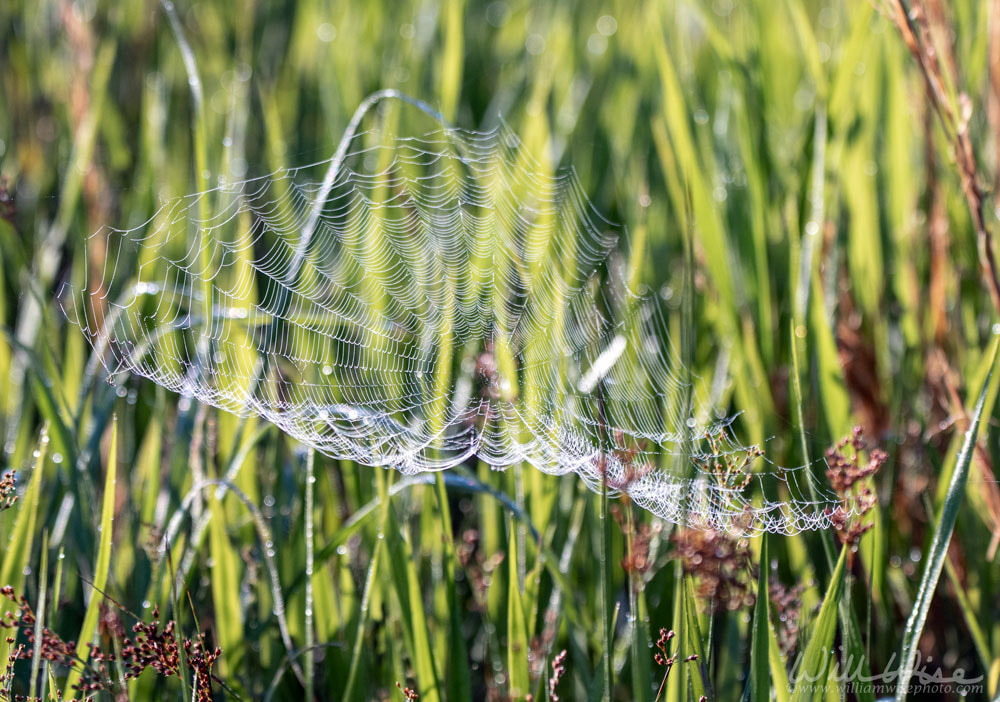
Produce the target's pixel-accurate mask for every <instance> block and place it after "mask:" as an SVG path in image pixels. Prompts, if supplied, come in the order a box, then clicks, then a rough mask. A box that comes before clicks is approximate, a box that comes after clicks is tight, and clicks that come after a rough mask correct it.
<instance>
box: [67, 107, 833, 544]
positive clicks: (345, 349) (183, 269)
mask: <svg viewBox="0 0 1000 702" xmlns="http://www.w3.org/2000/svg"><path fill="white" fill-rule="evenodd" d="M386 97H400V96H398V95H395V94H392V93H381V94H376V95H375V96H373V97H372V98H370V99H369V100H368V101H366V103H365V104H363V105H362V107H360V108H359V110H358V112H357V113H356V115H355V119H354V120H353V121H352V122H351V125H350V127H349V129H348V131H347V133H346V134H345V136H344V138H343V141H342V142H341V144H340V148H339V149H338V151H337V153H336V154H335V155H334V157H333V158H332V159H330V161H328V162H323V163H320V164H312V165H311V166H309V167H304V168H299V169H287V170H280V171H277V172H275V173H272V174H270V175H268V176H265V177H260V178H255V179H251V180H246V181H243V182H237V183H228V184H224V185H221V186H220V187H218V188H215V189H213V190H210V191H207V192H202V193H196V194H193V195H188V196H186V197H181V198H178V199H175V200H172V201H170V202H167V203H166V204H164V205H163V206H162V207H161V208H160V209H159V210H158V211H156V212H155V213H153V214H152V216H151V217H150V218H149V219H148V221H146V222H144V223H142V224H141V225H139V226H136V227H134V228H130V229H115V228H105V229H102V230H101V231H99V232H97V233H95V234H94V235H93V236H92V237H91V238H90V240H89V241H88V246H89V247H99V250H100V251H101V252H103V256H104V258H105V265H104V267H103V270H100V271H99V279H98V280H94V279H93V276H94V273H93V272H92V276H91V277H92V279H91V280H89V281H87V282H86V285H85V286H84V287H83V289H82V290H76V289H69V290H66V291H64V294H63V295H62V301H63V302H62V304H63V308H64V310H65V311H66V314H67V316H68V317H69V318H70V320H71V321H73V322H74V323H75V324H77V325H78V326H79V327H80V328H81V329H82V330H83V331H84V332H85V334H86V335H87V337H88V338H89V339H90V341H91V343H92V344H93V346H94V349H95V353H96V354H98V355H99V356H100V358H101V360H102V362H103V363H104V365H105V367H106V368H107V370H108V372H109V375H110V376H111V377H112V378H114V377H117V376H119V375H120V374H122V373H130V374H134V375H138V376H142V377H144V378H148V379H150V380H152V381H153V382H155V383H158V384H160V385H162V386H164V387H165V388H168V389H170V390H172V391H174V392H177V393H180V394H181V395H183V396H186V397H191V398H194V399H196V400H198V401H199V402H203V403H207V404H209V405H212V406H215V407H217V408H219V409H222V410H225V411H228V412H233V413H236V414H238V415H243V416H246V415H257V416H259V417H261V418H263V419H265V420H267V421H269V422H272V423H274V424H275V425H277V426H278V427H280V428H281V429H282V430H284V431H285V432H287V433H288V434H289V435H291V436H292V437H294V438H295V439H297V440H298V441H300V442H302V443H303V444H306V445H308V446H311V447H313V448H315V449H316V450H317V451H319V452H321V453H323V454H326V455H328V456H331V457H334V458H337V459H346V460H351V461H355V462H357V463H360V464H364V465H368V466H381V467H389V468H394V469H396V470H399V471H401V472H403V473H407V474H412V473H418V472H423V471H434V470H441V469H446V468H449V467H453V466H456V465H458V464H462V463H467V462H471V461H475V460H481V461H483V462H485V463H487V464H488V465H490V466H492V467H494V468H496V469H505V468H507V467H509V466H513V465H516V464H523V465H530V466H533V467H534V468H536V469H538V470H541V471H544V472H546V473H550V474H558V475H562V474H567V473H575V474H577V475H578V476H579V477H580V478H582V479H583V480H584V481H585V482H586V483H587V484H588V485H589V486H590V487H591V488H593V489H595V490H599V489H601V487H602V484H603V483H604V481H605V480H606V481H607V485H608V486H609V488H610V489H611V490H612V491H613V492H621V491H624V492H627V493H628V495H629V496H630V498H631V499H632V500H633V501H634V502H635V503H636V504H638V505H640V506H641V507H644V508H646V509H648V510H649V511H651V512H653V513H655V514H657V515H659V516H660V517H662V518H663V519H665V520H668V521H670V522H674V523H687V524H695V525H703V526H705V527H711V528H716V529H724V530H727V531H731V532H739V533H744V534H749V533H758V532H762V531H770V532H794V531H799V530H803V529H813V528H823V527H826V526H829V525H830V515H831V510H832V509H833V508H836V507H838V506H843V505H842V503H841V501H840V500H839V498H838V497H837V496H836V495H834V494H832V493H830V492H829V491H828V490H825V489H823V488H821V487H820V486H818V485H815V484H813V483H812V482H811V481H812V478H811V477H810V475H811V474H810V471H809V469H808V468H807V467H803V468H793V469H788V468H780V467H777V466H775V465H773V464H771V463H770V462H769V461H768V460H767V458H766V456H760V455H758V454H759V453H760V452H759V450H758V449H757V447H747V446H744V445H742V444H741V443H740V442H739V441H738V440H737V439H736V437H735V433H734V432H733V431H731V427H730V422H729V421H718V420H714V423H711V424H709V423H707V422H706V421H704V420H698V419H696V415H698V416H712V415H711V414H710V413H704V412H701V413H699V412H696V411H695V405H696V393H695V392H694V384H693V382H692V380H691V378H690V377H689V374H688V372H687V369H685V368H684V364H682V363H681V362H680V360H679V355H678V353H677V351H676V350H675V348H674V346H673V345H672V343H671V340H670V334H669V330H668V321H667V317H666V314H665V311H664V309H663V308H662V306H661V304H659V302H658V300H657V299H656V298H654V297H651V296H650V297H647V296H643V295H640V294H638V293H636V292H634V291H632V290H630V289H629V286H628V284H627V277H628V276H627V275H626V274H625V272H624V267H625V266H626V265H627V262H628V261H629V257H630V255H632V253H631V252H630V251H629V250H628V242H627V238H626V234H625V231H624V228H623V227H620V226H617V225H614V224H612V223H611V222H609V221H607V220H606V219H604V218H603V217H602V216H601V215H600V214H599V213H598V212H597V211H596V210H595V209H594V208H593V207H592V205H591V203H590V201H589V199H588V197H587V194H586V193H585V192H583V191H582V189H581V187H580V184H579V181H578V179H577V178H576V177H575V175H574V173H573V171H572V170H569V169H563V170H553V169H551V168H548V167H547V166H545V165H544V164H542V163H540V162H539V161H537V160H536V159H535V158H533V157H532V155H531V154H529V153H527V150H526V149H525V148H524V147H523V146H522V144H521V142H520V141H519V140H518V139H517V137H516V136H515V135H514V134H513V133H512V132H511V130H509V129H508V128H506V127H505V126H500V127H498V128H496V129H493V130H490V131H486V132H469V131H462V130H458V129H454V128H451V127H448V126H443V127H442V126H439V127H437V128H435V129H434V130H432V131H429V132H426V133H423V132H421V133H420V134H419V135H414V136H410V135H401V134H394V133H392V132H391V131H389V130H387V129H381V128H379V129H373V130H370V131H362V130H361V129H360V125H361V121H362V120H361V118H362V116H363V115H364V114H365V112H367V111H368V109H369V108H370V107H371V106H372V105H373V104H375V102H377V101H378V100H379V99H382V98H386ZM403 99H404V101H406V102H409V103H411V104H416V106H417V107H419V108H420V109H423V110H424V111H425V112H428V113H429V114H431V115H432V116H433V112H432V111H431V110H430V108H428V107H427V106H426V105H424V104H422V103H418V102H416V101H413V100H411V99H408V98H405V97H403ZM441 123H443V120H442V121H441ZM428 126H430V124H428ZM323 172H325V173H326V176H325V178H323V179H322V180H318V179H317V176H316V174H318V173H323ZM309 174H313V176H312V180H310V178H309ZM847 509H848V510H850V509H851V508H850V506H847Z"/></svg>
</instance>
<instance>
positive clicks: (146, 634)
mask: <svg viewBox="0 0 1000 702" xmlns="http://www.w3.org/2000/svg"><path fill="white" fill-rule="evenodd" d="M0 595H3V596H4V597H6V598H7V599H9V600H10V601H11V602H13V603H14V604H16V605H17V613H16V614H15V613H14V612H7V613H6V614H5V615H4V616H3V617H0V627H2V628H5V629H12V630H13V631H14V632H15V633H17V632H20V634H21V635H22V636H24V637H25V639H26V640H27V642H28V645H27V646H24V645H23V644H22V645H20V646H18V647H17V649H15V654H14V655H13V656H12V658H13V660H18V659H29V658H31V656H32V652H33V651H34V648H35V622H36V616H35V612H34V610H32V608H31V606H30V605H29V604H28V601H27V598H25V597H24V595H20V596H16V595H15V593H14V588H12V587H10V586H9V585H8V586H7V587H4V588H0ZM104 618H107V617H104ZM175 629H176V623H175V622H174V621H173V620H170V621H169V622H167V624H166V626H164V627H162V628H161V627H160V612H159V608H156V607H154V608H153V621H152V622H149V623H146V622H141V621H140V622H136V623H135V625H133V627H132V633H133V635H134V637H129V636H126V635H125V634H124V632H123V631H121V627H120V625H119V626H117V627H116V626H114V625H108V626H106V627H105V632H106V633H108V634H111V635H115V636H116V637H119V638H120V639H121V644H122V646H121V657H120V661H121V663H122V665H123V667H124V668H125V679H126V680H131V679H133V678H137V677H139V676H140V675H141V674H142V673H143V671H145V670H146V669H147V668H152V669H153V670H155V671H156V673H157V674H158V675H161V676H163V677H170V676H171V675H178V676H179V675H180V674H181V673H180V671H181V657H180V653H179V650H180V649H179V647H178V643H177V640H178V639H177V635H176V632H175ZM15 640H16V639H15V638H14V637H10V638H9V639H8V641H9V642H10V643H13V642H14V641H15ZM181 645H182V646H183V647H184V653H185V656H186V663H187V668H188V669H189V670H190V672H191V675H192V677H193V680H194V689H195V693H196V699H197V700H198V701H199V702H209V701H210V700H211V699H212V679H213V678H212V668H213V667H214V665H215V662H216V661H217V660H218V659H219V656H220V655H221V654H222V651H221V649H219V648H215V649H211V650H210V649H209V648H208V647H207V646H206V645H205V634H204V633H200V634H199V635H198V636H197V637H196V638H194V639H187V638H185V639H183V641H182V643H181ZM39 647H40V652H41V657H42V659H43V660H46V661H49V662H51V663H57V664H60V665H63V666H66V667H73V666H79V665H81V664H82V661H81V660H80V658H79V657H78V656H77V654H76V651H77V644H76V643H75V642H73V641H69V642H67V641H63V639H62V638H61V637H60V636H59V635H58V634H57V633H55V632H54V631H52V630H50V629H48V628H47V627H43V628H42V640H41V642H40V644H39ZM13 660H12V661H10V662H9V663H8V673H10V672H11V671H12V668H13ZM114 660H115V656H114V654H112V653H106V652H104V651H102V650H101V649H100V647H99V646H94V647H93V648H92V649H91V651H90V657H89V661H88V662H87V664H85V665H83V671H82V672H83V674H82V677H81V680H80V683H79V685H78V686H77V690H78V691H79V692H82V693H85V694H86V693H94V692H99V691H101V690H108V689H110V688H111V687H112V686H113V682H112V681H111V679H110V678H109V676H108V675H107V665H106V664H107V663H109V662H113V661H114Z"/></svg>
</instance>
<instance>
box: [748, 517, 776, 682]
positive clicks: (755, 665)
mask: <svg viewBox="0 0 1000 702" xmlns="http://www.w3.org/2000/svg"><path fill="white" fill-rule="evenodd" d="M769 569H770V562H769V560H768V556H767V534H764V535H763V536H761V538H760V567H759V570H760V573H759V574H758V576H757V602H756V604H755V605H754V614H753V630H752V632H751V639H750V701H751V702H767V700H770V699H771V693H770V688H771V680H770V678H769V676H768V666H769V661H770V651H769V649H768V646H769V636H768V633H769V632H768V629H769V625H770V616H769V610H770V607H769V606H768V594H767V593H768V590H767V575H768V570H769Z"/></svg>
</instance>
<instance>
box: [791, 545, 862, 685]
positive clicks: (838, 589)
mask: <svg viewBox="0 0 1000 702" xmlns="http://www.w3.org/2000/svg"><path fill="white" fill-rule="evenodd" d="M847 552H848V549H847V548H846V547H845V548H843V549H841V551H840V559H839V560H838V561H837V567H836V568H834V570H833V577H832V578H831V579H830V586H829V587H828V588H827V590H826V595H825V596H824V597H823V604H822V605H821V606H820V610H819V615H817V617H816V621H815V623H814V624H813V630H812V634H811V635H810V637H809V642H808V643H807V644H806V648H805V653H804V654H803V656H802V660H801V664H800V665H799V666H798V667H797V668H796V670H795V689H794V690H793V691H792V702H806V701H807V700H817V699H823V698H824V697H825V696H826V690H827V684H828V683H827V675H828V674H829V672H830V664H831V662H832V661H833V660H834V656H833V651H832V649H833V639H834V635H835V634H836V633H837V608H838V607H839V605H840V597H841V594H842V592H843V586H844V568H845V564H846V562H847Z"/></svg>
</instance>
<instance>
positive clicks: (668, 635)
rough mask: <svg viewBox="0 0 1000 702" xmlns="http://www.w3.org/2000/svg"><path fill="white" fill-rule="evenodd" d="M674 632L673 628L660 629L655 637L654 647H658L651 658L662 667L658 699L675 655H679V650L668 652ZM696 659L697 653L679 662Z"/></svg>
mask: <svg viewBox="0 0 1000 702" xmlns="http://www.w3.org/2000/svg"><path fill="white" fill-rule="evenodd" d="M675 636H676V634H674V632H673V630H670V631H667V630H666V629H660V636H659V638H657V639H656V648H657V649H658V650H657V652H656V653H654V654H653V660H654V661H655V662H656V664H657V665H658V666H660V667H661V668H663V680H662V681H661V682H660V689H659V691H658V692H657V693H656V698H657V699H659V698H660V695H661V694H662V693H663V687H664V685H666V684H667V678H668V677H670V671H671V670H672V669H673V667H674V664H675V663H676V662H677V657H678V656H679V655H680V653H679V652H677V651H675V652H674V653H673V654H671V653H670V642H671V641H673V640H674V638H675ZM696 660H698V656H697V655H691V656H688V657H687V658H685V659H684V660H682V661H681V663H691V662H693V661H696ZM704 699H705V698H704V697H702V698H701V700H699V702H702V701H703V700H704Z"/></svg>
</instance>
